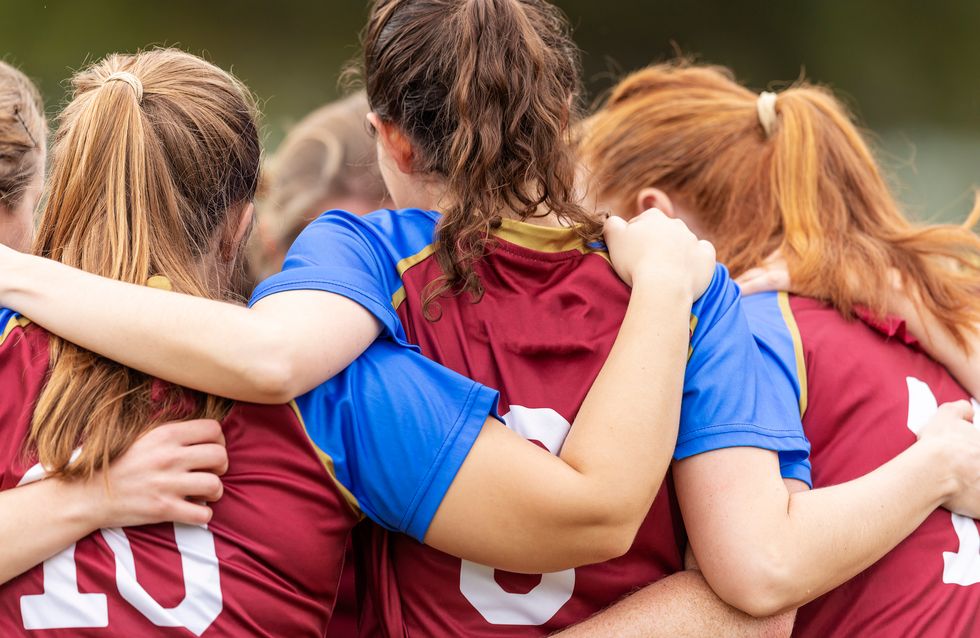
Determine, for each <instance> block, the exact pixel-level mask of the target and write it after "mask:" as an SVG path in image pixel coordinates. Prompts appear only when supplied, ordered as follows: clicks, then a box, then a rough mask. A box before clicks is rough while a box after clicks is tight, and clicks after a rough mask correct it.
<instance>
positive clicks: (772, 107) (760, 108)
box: [755, 91, 776, 139]
mask: <svg viewBox="0 0 980 638" xmlns="http://www.w3.org/2000/svg"><path fill="white" fill-rule="evenodd" d="M755 110H756V112H757V113H758V114H759V124H761V125H762V130H764V131H765V132H766V139H769V138H770V137H772V132H773V131H774V130H775V129H776V94H775V93H771V92H769V91H763V92H762V93H760V94H759V99H757V100H756V101H755Z"/></svg>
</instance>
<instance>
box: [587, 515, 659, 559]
mask: <svg viewBox="0 0 980 638" xmlns="http://www.w3.org/2000/svg"><path fill="white" fill-rule="evenodd" d="M648 509H649V508H648ZM648 509H647V511H648ZM645 514H646V512H644V515H641V516H631V515H629V514H628V513H625V512H624V510H621V509H617V510H610V511H607V512H604V513H601V514H600V515H599V516H598V517H597V519H595V520H593V521H591V522H590V527H592V530H591V531H592V533H591V534H588V536H589V537H591V538H592V539H593V541H592V542H590V543H588V546H587V547H586V551H587V553H588V556H587V558H588V563H585V562H583V564H591V563H603V562H606V561H609V560H613V559H616V558H619V557H621V556H623V555H624V554H626V552H628V551H629V550H630V548H631V547H632V546H633V542H634V541H635V540H636V535H637V533H639V531H640V526H641V525H642V524H643V521H644V519H645ZM583 536H585V535H583Z"/></svg>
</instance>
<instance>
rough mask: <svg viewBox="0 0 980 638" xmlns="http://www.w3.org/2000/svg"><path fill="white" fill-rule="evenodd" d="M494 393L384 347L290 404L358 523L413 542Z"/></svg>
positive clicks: (489, 412) (492, 404)
mask: <svg viewBox="0 0 980 638" xmlns="http://www.w3.org/2000/svg"><path fill="white" fill-rule="evenodd" d="M497 399H498V394H497V392H496V391H495V390H491V389H489V388H487V387H485V386H482V385H480V384H479V383H476V382H474V381H471V380H469V379H467V378H465V377H463V376H461V375H459V374H456V373H455V372H453V371H451V370H449V369H447V368H444V367H442V366H440V365H439V364H437V363H434V362H432V361H430V360H428V359H426V358H425V357H423V356H422V355H420V354H418V353H416V352H414V351H413V350H410V349H408V348H405V347H404V346H400V345H398V344H395V343H393V342H391V341H384V340H379V341H377V342H375V343H374V344H373V345H372V346H371V347H370V348H368V350H367V351H366V352H365V353H364V354H363V355H361V357H360V358H358V359H357V360H356V361H355V362H354V363H352V364H351V365H350V366H349V367H348V368H347V369H346V370H344V371H343V372H342V373H340V374H338V375H337V376H336V377H334V378H333V379H331V380H330V381H328V382H326V383H325V384H323V385H321V386H319V387H318V388H316V389H314V390H312V391H311V392H309V393H307V394H306V395H304V396H302V397H300V398H299V399H297V400H296V404H297V406H298V408H299V412H300V414H301V416H302V418H303V421H304V426H305V427H306V430H307V433H308V434H309V436H310V438H311V440H312V441H313V443H314V444H315V445H316V447H317V448H318V449H319V450H320V451H321V452H323V453H324V454H326V455H327V456H328V457H330V459H331V460H332V462H333V464H334V472H335V475H336V477H337V479H338V480H339V481H340V483H341V484H343V485H344V486H345V487H347V489H348V490H350V492H351V493H352V494H353V495H354V497H355V498H356V499H357V502H358V506H359V508H360V509H361V511H363V512H364V514H365V515H366V516H368V517H369V518H371V519H372V520H374V521H375V522H377V523H378V524H380V525H382V526H383V527H385V528H387V529H390V530H393V531H397V532H403V533H406V534H408V535H410V536H412V537H413V538H415V539H417V540H419V541H421V540H422V539H423V538H424V537H425V533H426V531H427V530H428V528H429V524H430V523H431V522H432V517H433V516H435V513H436V510H438V508H439V505H440V504H441V503H442V499H443V497H444V496H445V494H446V491H447V490H448V489H449V486H450V485H451V484H452V482H453V479H454V478H455V477H456V473H457V472H458V471H459V468H460V467H461V466H462V464H463V461H464V460H465V459H466V456H467V454H469V451H470V449H471V448H472V446H473V443H474V441H475V440H476V437H477V435H479V433H480V431H481V429H482V427H483V424H484V422H485V421H486V419H487V417H489V416H494V417H496V405H497Z"/></svg>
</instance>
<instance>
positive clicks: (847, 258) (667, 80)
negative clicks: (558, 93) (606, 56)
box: [581, 62, 980, 339]
mask: <svg viewBox="0 0 980 638" xmlns="http://www.w3.org/2000/svg"><path fill="white" fill-rule="evenodd" d="M581 152H582V155H583V159H584V161H585V162H586V163H587V164H588V165H589V167H590V169H591V170H592V171H593V178H594V185H595V188H596V189H597V190H598V192H599V196H600V197H601V198H603V199H605V200H606V201H614V202H618V205H620V206H629V205H630V204H631V203H632V201H635V199H632V198H635V196H636V194H637V193H638V192H639V191H640V190H641V189H642V188H644V187H648V186H656V187H658V188H661V189H663V190H665V191H666V192H667V193H668V194H672V195H675V196H677V197H679V198H681V199H682V200H683V201H684V202H686V203H689V204H690V207H691V209H692V210H694V211H696V212H697V216H698V222H699V224H700V225H701V226H702V227H703V228H705V229H706V230H707V231H708V233H709V235H710V239H711V240H712V241H713V242H714V244H715V247H716V249H717V251H718V259H719V260H720V261H722V262H723V263H725V264H726V265H727V266H728V267H729V269H730V270H731V271H732V274H733V275H735V276H737V275H739V274H741V273H742V272H744V271H745V270H747V269H749V268H751V267H754V266H758V265H760V264H761V262H762V261H763V260H764V259H765V258H766V257H767V256H768V255H770V254H771V253H772V252H773V251H775V250H777V249H779V250H781V251H782V254H783V255H784V257H785V258H786V261H787V263H788V265H789V269H790V274H791V276H792V279H793V283H794V288H796V289H798V290H799V291H800V292H801V293H802V294H805V295H807V296H811V297H815V298H818V299H822V300H825V301H827V302H829V303H831V304H832V305H833V306H835V307H836V308H837V309H838V310H839V311H841V312H842V313H843V314H845V315H847V316H849V315H850V314H851V312H852V310H853V308H854V306H855V305H857V304H864V305H867V306H869V307H870V309H871V310H872V311H875V312H878V313H882V312H884V310H885V307H886V302H887V296H888V294H889V290H890V288H891V285H892V283H893V280H894V279H893V274H894V272H896V271H897V272H898V273H899V275H900V276H901V280H902V283H903V284H904V285H905V286H906V287H907V288H908V289H909V290H910V292H911V293H912V294H914V295H916V296H920V297H921V298H922V299H923V303H924V304H925V306H926V308H927V309H928V310H929V311H931V312H933V313H934V314H935V315H936V316H937V317H939V318H940V320H941V321H943V323H944V325H945V326H946V328H947V329H948V330H950V332H951V333H952V334H953V335H955V336H956V337H957V338H958V339H962V337H963V334H964V330H968V329H969V326H970V325H972V324H973V323H975V322H976V321H977V320H980V297H978V296H977V294H976V293H977V292H978V289H980V272H978V269H980V241H978V239H977V237H976V236H975V235H974V234H973V233H972V232H970V231H969V230H967V229H966V228H963V227H959V226H926V227H922V226H915V225H913V224H912V223H911V222H909V221H908V220H907V219H906V217H905V216H904V215H903V214H902V212H901V210H900V209H899V207H898V205H897V204H896V202H895V200H894V198H893V197H892V195H891V193H890V191H889V189H888V186H887V184H886V182H885V180H884V179H883V177H882V174H881V172H880V170H879V168H878V165H877V163H876V161H875V158H874V156H873V154H872V152H871V150H870V148H869V146H868V144H867V142H866V141H865V140H864V138H863V136H862V134H861V133H860V131H859V130H858V129H857V127H856V126H855V125H854V123H853V121H852V118H851V116H850V114H849V113H848V111H847V109H846V108H845V107H844V106H843V105H842V104H841V103H840V101H839V100H837V99H836V98H835V97H834V95H833V94H832V93H831V92H830V91H829V90H827V89H825V88H823V87H819V86H814V85H812V84H809V83H807V82H797V83H796V84H794V85H793V86H791V87H790V88H788V89H786V90H784V91H781V92H780V93H779V94H778V95H775V94H770V95H768V96H766V97H760V95H758V94H756V93H754V92H752V91H749V90H748V89H746V88H745V87H743V86H741V85H740V84H738V83H737V82H736V81H735V80H734V79H733V77H732V75H731V73H730V72H729V71H728V70H727V69H723V68H720V67H711V66H695V65H691V64H688V63H686V62H679V63H672V64H660V65H655V66H651V67H648V68H645V69H643V70H640V71H637V72H635V73H633V74H631V75H629V76H628V77H626V78H625V79H624V80H622V81H621V82H620V83H619V84H618V85H617V86H616V87H615V88H614V90H613V91H612V93H611V94H610V96H609V97H608V99H607V101H606V102H605V104H604V105H603V107H602V108H601V109H600V110H599V111H598V112H597V113H596V114H595V115H594V116H593V117H592V118H590V120H589V121H588V122H587V126H585V127H584V132H583V136H582V142H581ZM974 216H975V215H974ZM971 217H973V216H971Z"/></svg>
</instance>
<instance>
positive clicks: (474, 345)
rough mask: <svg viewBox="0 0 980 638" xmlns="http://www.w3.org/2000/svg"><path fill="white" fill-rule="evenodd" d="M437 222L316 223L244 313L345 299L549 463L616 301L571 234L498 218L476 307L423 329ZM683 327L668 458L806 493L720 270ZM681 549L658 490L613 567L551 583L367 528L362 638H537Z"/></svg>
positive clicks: (640, 579) (801, 450)
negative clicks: (283, 294) (716, 466)
mask: <svg viewBox="0 0 980 638" xmlns="http://www.w3.org/2000/svg"><path fill="white" fill-rule="evenodd" d="M438 219H439V215H438V214H437V213H434V212H427V211H419V210H402V211H378V212H376V213H373V214H372V215H368V216H366V217H355V216H353V215H349V214H346V213H342V212H331V213H326V214H325V215H324V216H322V217H321V218H319V219H318V220H317V221H316V222H314V223H313V224H312V225H311V226H309V227H308V228H307V229H306V230H305V231H304V232H303V234H302V235H301V236H300V238H299V239H298V240H297V242H296V244H294V246H293V249H292V250H291V251H290V255H289V257H288V258H287V260H286V264H285V266H284V270H283V272H282V273H279V274H278V275H275V276H273V277H272V278H271V279H269V280H267V281H266V282H264V283H263V284H262V285H260V286H259V288H257V289H256V292H255V295H254V296H253V303H254V302H255V301H257V300H259V299H261V298H263V297H265V296H267V295H269V294H274V293H276V292H279V291H282V290H296V289H317V290H326V291H330V292H334V293H337V294H342V295H345V296H347V297H349V298H351V299H354V300H356V301H358V302H360V303H361V304H362V305H364V307H365V308H367V309H369V310H371V311H372V312H373V313H374V314H375V316H376V317H377V318H378V319H379V320H380V321H381V322H382V323H383V324H384V326H385V329H386V331H387V333H388V334H389V335H390V336H392V337H393V338H394V339H396V340H399V341H403V342H408V343H411V344H417V345H418V346H420V347H421V350H422V352H423V353H424V354H425V355H426V356H428V357H431V358H432V359H434V360H435V361H438V362H440V363H442V364H444V365H446V366H447V367H450V368H452V369H454V370H456V371H457V372H460V373H462V374H464V375H467V376H469V377H471V378H473V379H477V380H479V381H480V382H481V383H486V384H493V385H494V387H497V388H499V389H500V390H501V401H500V413H501V414H502V415H503V418H504V421H505V422H506V423H507V425H508V426H509V427H511V428H512V429H514V430H516V431H517V432H519V433H520V434H522V435H523V436H525V437H526V438H528V439H531V440H534V441H536V442H538V443H540V444H541V445H542V446H544V447H545V448H547V449H548V450H550V451H551V452H552V453H558V452H559V450H560V448H561V445H562V443H563V441H564V439H565V436H566V434H567V433H568V430H569V427H570V426H569V424H570V423H571V422H572V421H573V420H574V419H575V415H576V413H577V411H578V409H579V407H580V405H581V403H582V401H583V399H584V398H585V396H586V394H587V393H588V390H589V388H590V386H591V385H592V382H593V381H594V379H595V377H596V376H597V375H598V373H599V370H600V368H601V367H602V364H603V363H604V362H605V359H606V357H607V355H608V353H609V350H610V348H611V347H612V344H613V342H614V340H615V338H616V334H617V332H618V329H619V325H620V323H621V322H622V319H623V315H624V313H625V311H626V305H627V302H628V300H629V290H628V288H627V287H626V286H625V285H624V284H623V283H622V282H621V281H620V280H619V279H618V277H616V275H615V272H614V271H613V269H612V268H611V266H610V264H609V262H608V258H607V256H606V255H605V254H604V253H603V252H602V247H601V246H586V245H585V244H584V243H582V241H581V240H580V239H579V238H578V237H577V235H576V234H575V233H574V231H571V230H568V229H558V228H544V227H540V226H532V225H529V224H522V223H517V222H511V221H508V220H505V221H504V222H503V224H502V225H501V227H500V228H499V229H498V231H497V232H496V242H495V243H496V246H495V248H494V250H493V252H492V253H491V254H490V255H489V256H488V257H487V258H486V259H484V260H482V261H481V262H480V263H479V264H478V266H477V272H478V274H479V276H480V280H481V282H482V283H483V286H484V287H485V289H486V293H485V295H484V297H483V299H482V300H481V301H480V302H479V303H476V304H474V303H472V301H471V300H470V299H469V298H468V297H467V296H466V295H463V296H455V297H443V298H440V299H438V300H437V302H436V304H435V305H434V306H432V308H430V309H429V310H430V312H434V313H436V314H437V315H438V317H439V319H438V320H437V321H429V320H427V319H426V318H425V309H424V308H423V304H422V297H423V296H424V291H425V288H426V286H427V284H429V283H430V282H431V281H433V280H434V279H436V278H437V277H438V275H439V274H440V271H439V267H438V265H437V263H436V261H435V259H434V258H433V256H432V254H433V247H432V242H433V236H434V232H435V226H436V223H437V222H438ZM597 299H598V301H596V300H597ZM395 308H397V313H396V310H395ZM691 330H692V338H691V352H690V360H689V364H688V367H687V374H686V379H685V385H684V403H683V407H682V411H681V425H680V435H679V438H678V444H677V450H676V457H677V458H684V457H687V456H690V455H693V454H699V453H701V452H705V451H708V450H713V449H717V448H722V447H729V446H755V447H762V448H766V449H771V450H775V451H777V452H779V454H780V460H781V465H782V467H783V473H784V475H786V476H788V477H793V478H798V479H800V480H804V481H809V464H808V461H807V451H808V445H807V442H806V440H805V439H804V438H803V436H802V431H801V426H800V422H799V410H798V407H797V406H796V404H795V402H794V400H793V397H794V392H793V390H792V388H790V387H789V386H788V384H789V383H790V379H775V380H773V379H770V378H769V377H768V373H767V372H766V367H765V363H764V361H763V358H762V355H761V354H760V352H759V350H758V349H757V347H756V345H755V343H754V341H753V339H752V335H751V333H750V332H749V329H748V325H747V323H746V321H745V318H744V316H743V315H742V313H741V310H740V309H739V295H738V291H737V289H736V287H735V286H734V284H733V283H732V282H731V280H730V279H729V277H728V274H727V272H726V271H725V270H724V269H723V268H721V267H719V269H718V270H717V272H716V273H715V276H714V279H713V281H712V283H711V285H710V286H709V288H708V290H707V292H706V293H705V294H704V295H703V296H702V298H701V299H700V300H699V301H698V302H697V303H696V304H695V306H694V309H693V311H692V318H691ZM777 388H779V391H776V389H777ZM357 541H362V542H360V543H358V542H357ZM684 544H685V539H684V535H683V531H682V528H681V521H680V517H679V515H678V511H677V507H676V503H675V499H674V496H673V494H672V492H671V491H670V490H669V489H667V488H665V489H663V490H661V493H660V494H659V495H658V497H657V498H656V500H655V502H654V505H653V507H652V509H651V511H650V515H649V516H648V518H647V520H646V521H645V523H644V524H643V526H642V528H641V529H640V532H639V535H638V537H637V540H636V542H635V544H634V546H633V547H632V549H631V550H630V551H629V552H628V553H627V554H626V555H625V556H623V557H621V558H619V559H616V560H614V561H610V562H608V563H603V564H599V565H591V566H587V567H580V568H578V569H570V570H565V571H563V572H558V573H553V574H545V575H518V574H511V573H507V572H502V571H499V570H497V571H495V570H493V569H491V568H488V567H484V566H481V565H477V564H474V563H470V562H468V561H461V560H460V559H458V558H454V557H452V556H448V555H446V554H443V553H441V552H438V551H436V550H433V549H431V548H428V547H425V546H423V545H421V544H419V543H418V542H416V541H415V540H413V539H412V538H409V537H407V536H405V535H401V534H395V533H390V532H387V531H385V530H381V529H378V528H374V529H372V530H368V531H367V533H366V534H365V535H364V536H361V537H358V538H357V539H356V541H355V547H356V551H357V552H358V553H359V568H360V570H362V572H363V576H364V580H363V582H365V583H366V587H367V590H366V591H365V596H364V599H363V601H362V603H363V605H362V614H361V619H362V626H361V633H362V635H365V636H399V637H401V636H426V637H429V636H535V635H547V634H549V633H551V632H553V631H555V630H556V629H560V628H562V627H565V626H567V625H570V624H572V623H575V622H578V621H581V620H583V619H585V618H587V617H588V616H589V615H591V614H593V613H594V612H597V611H599V610H601V609H602V608H604V607H606V606H607V605H609V604H611V603H613V602H615V601H616V600H617V599H619V598H620V597H622V596H623V595H625V594H627V593H629V592H630V591H632V590H633V589H635V588H637V587H639V586H642V585H645V584H647V583H649V582H652V581H655V580H657V579H659V578H662V577H664V576H666V575H668V574H671V573H674V572H677V571H679V570H681V569H682V567H683V561H682V555H683V547H684ZM360 575H361V572H359V576H360Z"/></svg>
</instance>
